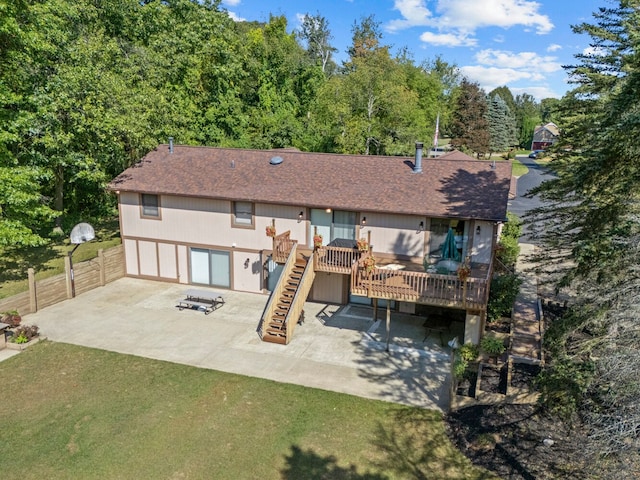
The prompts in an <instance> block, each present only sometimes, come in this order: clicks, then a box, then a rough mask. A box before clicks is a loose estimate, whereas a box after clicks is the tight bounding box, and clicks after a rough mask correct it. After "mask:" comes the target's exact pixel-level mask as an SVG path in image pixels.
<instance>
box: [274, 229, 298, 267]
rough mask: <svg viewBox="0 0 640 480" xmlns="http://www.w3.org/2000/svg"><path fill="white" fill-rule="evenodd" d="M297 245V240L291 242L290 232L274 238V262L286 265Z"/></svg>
mask: <svg viewBox="0 0 640 480" xmlns="http://www.w3.org/2000/svg"><path fill="white" fill-rule="evenodd" d="M296 243H297V241H296V240H291V231H290V230H287V231H286V232H284V233H281V234H280V235H276V236H275V237H273V261H274V262H277V263H285V262H286V261H287V258H288V257H289V253H290V252H291V249H292V248H293V246H294V245H295V244H296Z"/></svg>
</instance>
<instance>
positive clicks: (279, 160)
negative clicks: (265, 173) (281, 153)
mask: <svg viewBox="0 0 640 480" xmlns="http://www.w3.org/2000/svg"><path fill="white" fill-rule="evenodd" d="M283 161H284V160H283V159H282V157H271V160H269V163H270V164H271V165H280V164H281V163H282V162H283Z"/></svg>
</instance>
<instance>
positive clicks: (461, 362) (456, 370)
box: [453, 355, 469, 380]
mask: <svg viewBox="0 0 640 480" xmlns="http://www.w3.org/2000/svg"><path fill="white" fill-rule="evenodd" d="M468 366H469V363H468V362H467V361H466V360H465V359H463V358H462V357H461V356H460V355H456V358H455V360H454V361H453V376H454V377H456V379H457V380H462V379H463V378H464V373H465V371H466V370H467V367H468Z"/></svg>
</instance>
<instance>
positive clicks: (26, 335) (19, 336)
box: [11, 325, 40, 343]
mask: <svg viewBox="0 0 640 480" xmlns="http://www.w3.org/2000/svg"><path fill="white" fill-rule="evenodd" d="M39 330H40V329H39V328H38V326H37V325H20V326H19V327H18V328H16V329H15V330H14V331H13V337H12V338H11V341H12V342H13V343H27V342H28V341H30V340H31V339H32V338H34V337H37V336H38V332H39Z"/></svg>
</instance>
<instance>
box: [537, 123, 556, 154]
mask: <svg viewBox="0 0 640 480" xmlns="http://www.w3.org/2000/svg"><path fill="white" fill-rule="evenodd" d="M559 135H560V130H559V129H558V126H557V125H556V124H555V123H552V122H549V123H547V124H546V125H538V126H536V128H535V129H534V130H533V140H532V142H531V150H546V149H547V148H549V147H550V146H551V145H553V144H554V143H556V141H557V140H558V136H559Z"/></svg>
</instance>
